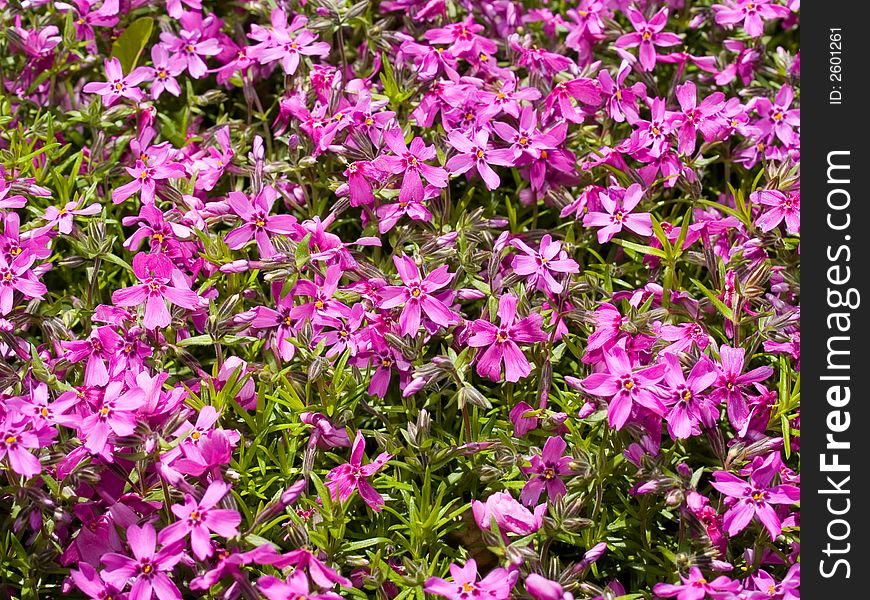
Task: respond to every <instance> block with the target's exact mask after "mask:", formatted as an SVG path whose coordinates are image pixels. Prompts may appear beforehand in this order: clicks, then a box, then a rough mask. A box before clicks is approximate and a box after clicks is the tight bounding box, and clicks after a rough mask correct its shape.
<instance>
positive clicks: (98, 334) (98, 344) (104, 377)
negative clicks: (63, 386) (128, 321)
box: [61, 326, 124, 386]
mask: <svg viewBox="0 0 870 600" xmlns="http://www.w3.org/2000/svg"><path fill="white" fill-rule="evenodd" d="M123 344H124V339H123V338H122V337H121V336H120V335H118V333H117V332H116V331H115V330H114V329H113V328H112V327H110V326H103V327H97V328H95V329H94V330H92V331H91V335H90V336H89V337H88V338H87V339H84V340H71V341H68V342H67V341H63V342H61V346H63V348H64V349H66V350H67V354H66V355H65V358H66V359H67V360H68V361H69V362H71V363H77V362H79V361H82V360H84V359H85V358H87V359H88V362H87V363H86V365H85V381H84V383H85V385H95V386H104V385H106V384H107V383H109V369H108V368H107V365H106V363H107V361H109V360H111V359H112V358H113V357H114V356H115V354H116V353H117V351H118V350H119V349H120V348H121V346H123Z"/></svg>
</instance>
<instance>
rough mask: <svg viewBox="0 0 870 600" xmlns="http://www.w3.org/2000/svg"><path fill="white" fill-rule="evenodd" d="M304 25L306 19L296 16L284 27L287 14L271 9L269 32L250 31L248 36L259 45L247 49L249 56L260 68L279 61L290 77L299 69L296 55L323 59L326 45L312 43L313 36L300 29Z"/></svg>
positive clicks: (327, 47) (313, 40)
mask: <svg viewBox="0 0 870 600" xmlns="http://www.w3.org/2000/svg"><path fill="white" fill-rule="evenodd" d="M307 24H308V17H306V16H305V15H296V16H294V17H293V20H292V21H291V22H290V24H289V25H288V24H287V13H286V12H284V11H283V10H282V9H280V8H276V9H274V10H273V11H272V28H271V30H265V29H264V28H262V27H257V28H256V29H252V33H251V37H252V38H253V39H255V40H258V41H259V42H260V43H259V44H257V45H256V46H254V47H252V48H251V51H250V56H251V57H252V58H256V59H258V60H259V61H260V63H261V64H264V65H266V64H270V63H273V62H275V61H281V66H282V67H283V69H284V72H285V73H286V74H287V75H293V74H294V73H295V72H296V69H298V68H299V58H300V56H320V57H324V56H326V55H328V54H329V44H327V43H326V42H315V40H316V39H317V36H316V35H314V34H313V33H311V32H310V31H308V30H307V29H303V27H305V25H307ZM300 30H301V31H300Z"/></svg>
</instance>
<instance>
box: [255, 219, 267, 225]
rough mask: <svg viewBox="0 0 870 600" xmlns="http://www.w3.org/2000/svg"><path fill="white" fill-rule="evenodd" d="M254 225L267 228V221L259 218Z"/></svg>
mask: <svg viewBox="0 0 870 600" xmlns="http://www.w3.org/2000/svg"><path fill="white" fill-rule="evenodd" d="M254 225H256V226H257V227H265V226H266V221H265V219H262V218H259V217H258V218H257V220H256V221H254Z"/></svg>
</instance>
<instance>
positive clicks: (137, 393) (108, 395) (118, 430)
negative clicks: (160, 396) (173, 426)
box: [80, 381, 145, 456]
mask: <svg viewBox="0 0 870 600" xmlns="http://www.w3.org/2000/svg"><path fill="white" fill-rule="evenodd" d="M122 390H124V382H123V381H112V382H110V383H109V385H108V386H106V390H105V392H104V393H103V397H102V399H101V400H100V403H99V404H98V407H97V409H96V410H95V411H94V412H93V413H91V414H90V415H88V416H87V417H85V418H84V419H83V420H82V424H81V428H80V429H81V437H83V438H85V448H87V449H88V451H90V452H91V453H93V454H99V455H101V456H105V455H106V454H108V452H107V450H109V448H107V445H108V439H109V434H111V433H114V434H115V435H116V436H119V437H124V436H127V435H133V433H134V432H135V431H136V411H137V410H139V408H141V407H142V406H143V405H144V404H145V393H144V391H143V390H142V389H141V388H138V387H135V388H130V389H128V390H126V391H123V392H122Z"/></svg>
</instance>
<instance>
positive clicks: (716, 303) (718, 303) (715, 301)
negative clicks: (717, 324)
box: [692, 279, 734, 323]
mask: <svg viewBox="0 0 870 600" xmlns="http://www.w3.org/2000/svg"><path fill="white" fill-rule="evenodd" d="M692 283H694V284H695V285H696V286H698V289H699V290H701V291H702V292H703V293H704V295H705V296H707V298H708V299H709V300H710V302H712V303H713V305H714V306H715V307H716V308H718V309H719V312H720V313H722V315H723V316H724V317H725V318H726V319H728V320H729V321H731V322H732V323H733V322H734V311H732V310H731V309H730V308H728V307H727V306H726V305H725V303H724V302H722V301H721V300H719V298H717V297H716V294H714V293H713V292H711V291H710V290H708V289H707V288H706V287H704V284H703V283H701V282H700V281H698V280H697V279H692Z"/></svg>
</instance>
